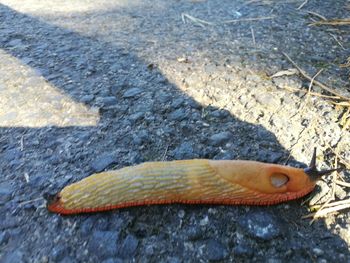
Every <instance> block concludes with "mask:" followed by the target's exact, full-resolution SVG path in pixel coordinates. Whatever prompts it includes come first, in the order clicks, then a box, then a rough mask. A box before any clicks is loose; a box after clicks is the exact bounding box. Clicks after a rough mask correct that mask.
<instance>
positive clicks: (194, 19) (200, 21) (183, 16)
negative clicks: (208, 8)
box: [181, 13, 214, 27]
mask: <svg viewBox="0 0 350 263" xmlns="http://www.w3.org/2000/svg"><path fill="white" fill-rule="evenodd" d="M181 18H182V21H183V22H184V23H186V19H185V18H188V19H189V20H191V21H192V22H194V23H196V24H198V25H199V26H201V27H205V26H204V24H205V25H210V26H213V25H214V23H212V22H208V21H205V20H202V19H199V18H196V17H194V16H191V15H189V14H186V13H182V14H181Z"/></svg>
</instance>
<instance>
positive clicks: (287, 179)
mask: <svg viewBox="0 0 350 263" xmlns="http://www.w3.org/2000/svg"><path fill="white" fill-rule="evenodd" d="M340 170H341V168H337V169H331V170H323V171H319V170H317V168H316V148H315V149H314V153H313V156H312V159H311V162H310V165H309V167H307V168H305V169H298V168H293V167H288V166H272V167H271V168H269V169H268V173H269V178H270V183H271V185H272V186H273V187H275V188H276V190H281V191H280V192H286V193H290V194H291V195H294V196H296V197H300V196H302V195H305V194H307V193H308V192H310V191H312V189H313V188H314V187H315V184H316V181H317V180H319V179H321V177H322V176H324V175H328V174H331V173H332V172H335V171H340Z"/></svg>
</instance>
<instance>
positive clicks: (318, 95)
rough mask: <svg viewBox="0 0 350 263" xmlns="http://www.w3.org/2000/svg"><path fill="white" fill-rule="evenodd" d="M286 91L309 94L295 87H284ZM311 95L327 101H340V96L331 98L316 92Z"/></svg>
mask: <svg viewBox="0 0 350 263" xmlns="http://www.w3.org/2000/svg"><path fill="white" fill-rule="evenodd" d="M284 89H286V90H290V91H298V92H299V91H300V92H303V93H307V92H308V90H303V89H298V88H293V87H284ZM310 95H312V96H316V97H321V98H326V99H334V100H338V99H340V98H339V97H338V96H329V95H323V94H320V93H316V92H310Z"/></svg>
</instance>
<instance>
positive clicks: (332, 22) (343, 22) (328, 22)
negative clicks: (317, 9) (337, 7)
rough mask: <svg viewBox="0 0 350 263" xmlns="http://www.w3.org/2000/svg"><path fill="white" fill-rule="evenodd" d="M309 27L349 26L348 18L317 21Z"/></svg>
mask: <svg viewBox="0 0 350 263" xmlns="http://www.w3.org/2000/svg"><path fill="white" fill-rule="evenodd" d="M310 25H311V26H321V25H329V26H345V25H350V18H344V19H332V20H326V21H317V22H313V23H311V24H310Z"/></svg>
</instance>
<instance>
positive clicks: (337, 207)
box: [302, 204, 350, 222]
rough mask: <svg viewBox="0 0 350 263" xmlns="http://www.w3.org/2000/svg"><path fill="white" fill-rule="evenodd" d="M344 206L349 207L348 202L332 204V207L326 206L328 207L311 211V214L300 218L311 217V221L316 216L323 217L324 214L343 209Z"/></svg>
mask: <svg viewBox="0 0 350 263" xmlns="http://www.w3.org/2000/svg"><path fill="white" fill-rule="evenodd" d="M346 208H350V204H344V205H337V206H333V207H328V208H325V209H322V210H321V211H320V210H319V211H317V212H316V213H311V214H308V215H305V216H302V218H303V219H305V218H310V217H313V220H312V222H314V220H315V219H316V218H319V217H323V216H325V215H327V214H329V213H333V212H337V211H339V210H343V209H346Z"/></svg>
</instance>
